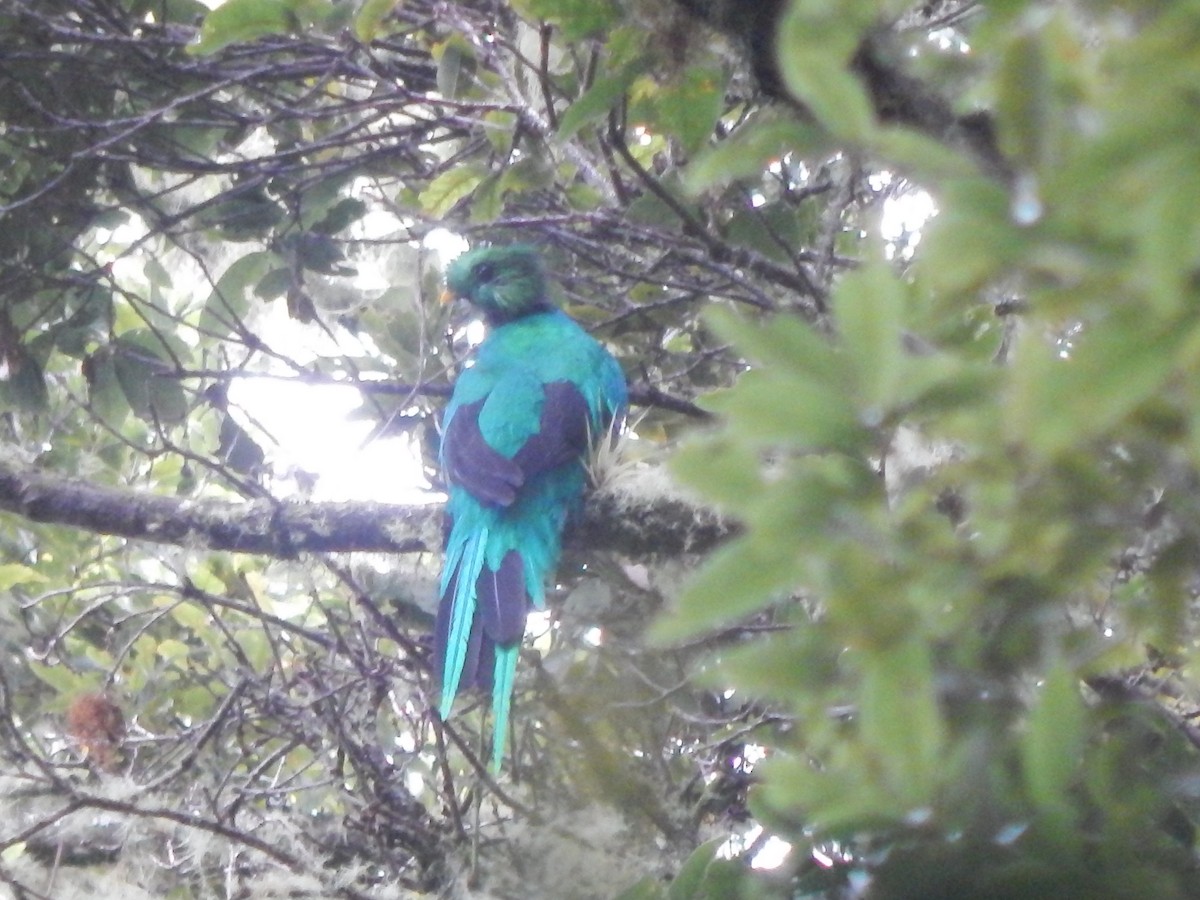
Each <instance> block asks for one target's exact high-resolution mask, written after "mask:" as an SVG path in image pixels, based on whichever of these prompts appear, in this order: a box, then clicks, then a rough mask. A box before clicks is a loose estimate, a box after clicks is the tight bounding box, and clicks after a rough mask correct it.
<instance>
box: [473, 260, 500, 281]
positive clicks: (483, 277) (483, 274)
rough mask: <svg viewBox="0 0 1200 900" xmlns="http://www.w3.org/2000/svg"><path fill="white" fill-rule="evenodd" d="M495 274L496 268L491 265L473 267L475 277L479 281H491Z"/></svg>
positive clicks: (483, 264)
mask: <svg viewBox="0 0 1200 900" xmlns="http://www.w3.org/2000/svg"><path fill="white" fill-rule="evenodd" d="M495 274H496V268H495V266H493V265H492V264H491V263H487V262H485V263H480V264H479V265H477V266H476V267H475V276H476V277H477V278H478V279H479V280H480V281H491V280H492V276H493V275H495Z"/></svg>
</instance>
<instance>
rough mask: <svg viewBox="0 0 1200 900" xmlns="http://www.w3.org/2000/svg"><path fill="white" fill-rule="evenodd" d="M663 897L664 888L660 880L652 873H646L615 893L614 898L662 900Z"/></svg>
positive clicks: (664, 894)
mask: <svg viewBox="0 0 1200 900" xmlns="http://www.w3.org/2000/svg"><path fill="white" fill-rule="evenodd" d="M665 897H666V889H665V888H664V887H663V885H662V881H661V880H660V879H659V878H657V877H656V876H654V875H647V876H645V877H644V878H642V879H640V880H639V881H638V882H637V883H635V884H634V885H633V886H632V887H628V888H626V889H625V890H623V891H621V893H619V894H617V896H616V898H615V900H664V898H665Z"/></svg>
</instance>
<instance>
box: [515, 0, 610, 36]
mask: <svg viewBox="0 0 1200 900" xmlns="http://www.w3.org/2000/svg"><path fill="white" fill-rule="evenodd" d="M512 6H513V9H515V10H516V11H517V12H518V13H520V14H521V15H522V16H524V17H525V18H526V19H530V20H533V21H535V22H536V21H546V22H552V23H554V24H555V25H558V26H559V28H561V29H562V37H563V40H564V41H566V42H567V43H572V42H574V41H580V40H583V39H584V38H588V37H592V36H594V35H596V34H598V33H599V32H601V31H604V30H605V29H606V28H609V27H610V26H612V25H614V24H616V23H617V22H619V21H620V18H621V10H620V9H619V8H618V7H617V5H616V3H614V2H613V0H513V3H512Z"/></svg>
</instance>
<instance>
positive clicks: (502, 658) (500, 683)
mask: <svg viewBox="0 0 1200 900" xmlns="http://www.w3.org/2000/svg"><path fill="white" fill-rule="evenodd" d="M520 655H521V644H520V643H519V642H518V643H516V644H513V645H512V646H509V647H497V648H496V668H495V673H494V675H493V677H492V771H493V772H499V771H500V763H501V762H502V761H503V760H504V740H505V737H506V736H507V735H508V710H509V708H510V707H511V706H512V695H513V682H514V680H515V679H516V674H517V657H518V656H520Z"/></svg>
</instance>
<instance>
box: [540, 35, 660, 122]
mask: <svg viewBox="0 0 1200 900" xmlns="http://www.w3.org/2000/svg"><path fill="white" fill-rule="evenodd" d="M648 66H649V59H648V58H647V57H644V56H638V57H635V58H634V59H632V60H630V61H628V62H627V63H625V64H624V65H623V66H621V67H620V68H619V69H617V71H615V72H613V73H611V74H609V75H605V76H603V77H601V78H597V79H596V80H595V81H594V82H592V86H591V87H590V88H588V89H587V90H586V91H584V92H583V96H581V97H580V98H579V99H578V100H576V101H575V102H574V103H572V104H571V105H570V106H569V107H567V110H566V112H564V113H563V114H562V118H560V119H559V120H558V131H557V132H556V137H557V138H558V140H560V141H566V140H567V139H568V138H570V137H571V136H572V135H574V134H575V132H577V131H578V130H579V129H580V128H582V127H583V126H584V125H589V124H591V123H592V122H595V121H597V120H599V119H602V118H604V116H606V115H608V111H609V110H610V109H612V108H613V107H614V106H616V105H617V103H618V102H619V101H620V100H621V98H622V97H624V96H625V92H626V91H628V90H629V88H630V86H631V85H632V84H633V82H634V81H636V80H637V78H638V76H639V75H641V74H642V73H643V72H645V71H646V69H647V68H648Z"/></svg>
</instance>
